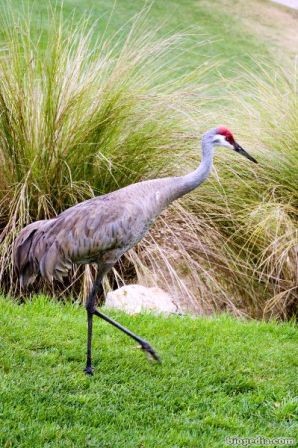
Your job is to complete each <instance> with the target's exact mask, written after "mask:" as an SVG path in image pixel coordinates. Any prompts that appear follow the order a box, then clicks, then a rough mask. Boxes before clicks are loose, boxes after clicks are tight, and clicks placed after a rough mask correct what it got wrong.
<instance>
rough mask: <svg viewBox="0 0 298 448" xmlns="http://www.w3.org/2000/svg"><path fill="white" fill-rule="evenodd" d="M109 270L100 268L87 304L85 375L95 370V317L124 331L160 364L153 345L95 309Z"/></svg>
mask: <svg viewBox="0 0 298 448" xmlns="http://www.w3.org/2000/svg"><path fill="white" fill-rule="evenodd" d="M109 268H110V267H109ZM109 268H108V267H107V266H105V267H104V268H103V267H101V268H100V267H99V268H98V274H97V277H96V280H95V282H94V285H93V288H92V291H91V293H90V294H89V297H88V299H87V302H86V311H87V323H88V335H87V361H86V368H85V370H84V371H85V373H87V374H88V375H92V374H93V368H92V327H93V315H95V316H98V317H100V318H101V319H103V320H105V321H106V322H108V323H110V324H111V325H113V326H114V327H116V328H118V329H119V330H121V331H123V333H125V334H127V335H128V336H130V337H131V338H132V339H134V340H135V341H137V342H138V343H139V344H140V346H141V347H140V348H141V349H142V350H144V351H145V352H146V353H148V355H149V356H151V358H153V359H154V360H156V361H157V362H160V358H159V356H158V355H157V353H156V352H155V351H154V350H153V348H152V347H151V345H150V344H149V343H148V342H147V341H145V340H144V339H142V338H140V337H139V336H138V335H136V334H135V333H133V332H132V331H130V330H129V329H128V328H126V327H123V326H122V325H121V324H119V323H118V322H116V321H115V320H113V319H111V318H110V317H108V316H106V315H105V314H103V313H102V312H100V311H98V310H97V309H96V307H95V305H96V298H97V296H99V295H100V294H101V293H102V292H103V287H102V279H103V276H104V274H105V273H106V272H108V270H109Z"/></svg>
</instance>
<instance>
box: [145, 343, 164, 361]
mask: <svg viewBox="0 0 298 448" xmlns="http://www.w3.org/2000/svg"><path fill="white" fill-rule="evenodd" d="M140 348H141V349H142V350H144V351H145V352H146V353H147V355H148V358H149V359H152V360H154V361H156V362H158V363H159V364H161V359H160V357H159V356H158V354H157V353H156V351H155V350H154V349H153V348H152V347H151V345H150V344H149V343H148V342H146V341H144V342H142V344H141V347H140Z"/></svg>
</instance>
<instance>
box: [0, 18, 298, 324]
mask: <svg viewBox="0 0 298 448" xmlns="http://www.w3.org/2000/svg"><path fill="white" fill-rule="evenodd" d="M2 20H4V19H2ZM49 23H50V25H49V26H48V27H47V28H46V30H45V31H43V33H42V35H40V39H36V31H35V30H34V26H32V24H31V22H30V19H29V18H28V17H26V18H25V19H20V18H18V17H17V16H16V13H13V14H12V15H11V16H10V17H9V18H7V19H6V22H5V23H3V25H2V36H3V42H4V44H3V51H2V55H1V58H0V110H1V115H0V166H1V177H0V210H1V211H0V226H1V236H0V240H1V245H0V261H1V264H0V283H1V288H2V289H3V290H4V291H9V292H10V293H12V292H14V293H17V287H16V283H15V278H14V276H13V267H12V262H11V253H12V242H13V239H14V237H15V235H16V234H17V233H18V231H19V230H20V229H21V228H22V227H23V226H24V225H25V224H27V223H29V222H31V221H34V220H37V219H42V218H48V217H52V216H55V215H56V214H57V213H59V212H60V211H62V210H64V209H66V208H67V207H69V206H71V205H72V204H74V203H76V202H79V201H82V200H83V199H86V198H88V197H91V196H93V195H94V194H95V195H98V194H102V193H106V192H108V191H112V190H115V189H117V188H120V187H122V186H125V185H127V184H129V183H132V182H136V181H139V180H142V179H145V178H146V179H147V178H154V177H158V176H162V175H166V174H174V175H177V174H184V173H185V172H187V171H189V170H191V169H193V168H194V167H195V166H197V164H198V161H199V158H200V143H199V135H200V134H201V133H202V132H203V131H205V130H206V129H207V128H208V127H211V126H214V125H215V124H218V123H221V122H222V121H223V119H222V117H229V120H228V123H226V124H228V125H229V127H231V128H232V129H233V131H235V134H236V135H237V137H238V136H239V140H240V141H241V142H242V141H243V142H245V143H246V144H247V148H248V149H250V150H253V151H254V154H255V155H258V159H259V162H260V163H259V165H258V166H257V167H256V166H255V165H253V166H252V165H251V164H247V163H246V160H245V159H243V160H241V159H240V158H237V159H236V158H234V157H233V154H232V153H231V154H230V155H229V156H227V155H226V154H225V156H224V158H223V156H222V154H221V152H220V151H218V154H217V155H216V158H215V168H214V176H213V177H212V178H211V179H210V180H208V182H207V183H205V184H204V185H203V186H201V187H200V188H199V189H198V191H197V192H194V193H192V194H191V195H189V196H188V197H187V198H184V199H183V201H180V202H178V203H177V204H175V205H174V206H172V207H171V208H170V210H168V211H166V212H165V213H164V215H163V216H162V218H161V220H159V222H158V223H156V225H155V226H154V228H153V229H152V231H151V233H150V235H149V236H148V238H146V239H145V240H144V241H142V242H141V243H140V244H139V246H138V247H137V248H136V249H133V250H132V251H130V253H129V254H128V256H127V257H126V258H125V259H123V260H122V261H121V263H120V264H119V266H118V267H117V271H114V277H113V278H112V277H110V278H109V281H110V284H115V283H118V284H121V283H122V282H123V281H126V282H131V281H136V280H137V281H140V282H142V283H143V284H147V285H152V284H158V285H159V286H161V287H163V288H165V289H167V290H168V291H170V292H171V293H172V294H174V295H175V296H176V297H177V298H179V299H180V300H182V301H184V302H185V303H186V302H187V304H188V306H191V307H192V308H193V309H195V310H196V311H197V312H199V313H211V312H213V311H214V310H216V311H219V310H223V309H226V310H228V311H230V312H232V313H233V314H235V315H250V316H254V317H261V316H275V317H281V318H286V317H288V316H290V315H292V314H293V313H295V310H296V305H295V304H296V303H297V300H296V299H297V291H296V289H295V285H297V225H296V224H297V202H298V201H297V189H296V187H297V172H298V170H297V156H296V152H297V145H298V141H297V96H296V95H297V93H296V87H295V85H296V74H294V76H293V79H289V76H288V75H285V74H283V73H281V72H280V71H278V70H276V75H273V72H274V70H275V69H274V68H273V67H272V66H270V67H269V68H268V67H265V66H261V65H260V70H258V74H253V73H252V72H251V71H249V72H247V73H246V74H244V75H243V83H242V85H243V86H244V87H245V88H243V89H241V90H240V89H239V79H238V80H237V83H232V84H231V83H226V82H225V81H224V80H223V83H222V84H221V85H217V86H216V89H214V88H210V85H209V84H208V82H207V79H208V77H209V76H210V77H211V78H212V79H214V71H215V70H214V68H215V65H212V64H208V65H201V66H200V67H198V69H197V70H194V71H192V72H189V73H185V72H183V70H182V71H181V70H176V68H177V61H179V54H178V53H179V52H178V50H177V48H181V54H183V51H185V35H183V34H176V35H168V36H166V37H164V38H160V37H157V36H158V34H159V31H160V30H158V29H157V30H153V31H152V30H150V31H148V27H147V26H146V14H145V15H144V14H143V13H142V14H138V15H136V16H135V17H134V19H133V20H131V21H130V23H129V24H126V25H123V28H122V29H121V31H120V32H121V39H120V37H119V32H118V33H117V32H116V33H115V34H114V35H113V36H112V37H111V35H106V34H104V33H103V34H100V36H99V37H98V39H97V41H96V42H95V43H94V34H95V33H96V25H93V27H90V22H89V21H88V20H87V21H86V20H82V21H81V22H80V23H78V24H75V25H74V24H73V23H71V22H67V21H65V20H64V19H63V18H62V16H60V17H59V18H58V19H57V17H56V16H55V14H53V15H51V13H50V14H49ZM123 34H126V39H123ZM33 36H34V38H33ZM188 39H189V36H188ZM202 44H204V42H203V41H201V40H200V42H199V43H198V45H202ZM241 71H242V72H243V70H242V69H241ZM181 72H182V73H184V74H183V75H181ZM178 73H180V74H178ZM268 73H271V75H268ZM227 85H228V86H229V87H230V90H229V91H227ZM240 85H241V83H240ZM231 86H232V87H231ZM214 91H216V92H219V91H221V92H222V96H220V97H217V98H214V97H212V94H214ZM225 95H226V96H225ZM225 104H228V106H229V107H228V108H226V107H225ZM231 105H233V107H231ZM206 106H208V107H206ZM217 108H218V110H219V111H217V110H216V109H217ZM73 274H74V276H73V275H71V276H70V277H69V279H68V281H66V282H65V284H63V285H58V284H57V285H55V289H54V290H52V289H51V288H49V287H45V286H44V285H41V284H39V285H37V288H40V287H42V288H43V290H44V291H47V292H50V293H51V294H55V295H57V296H58V297H61V296H63V297H65V296H66V295H71V296H72V297H73V298H74V299H77V297H78V295H79V296H80V297H84V296H86V290H87V289H88V288H89V287H90V284H91V278H92V274H93V270H92V268H91V269H89V267H86V268H85V269H82V268H79V269H78V270H75V271H74V272H73ZM73 278H74V279H75V280H74V281H73ZM107 287H109V286H108V285H107ZM31 292H34V290H32V291H31Z"/></svg>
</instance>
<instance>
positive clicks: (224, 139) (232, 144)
mask: <svg viewBox="0 0 298 448" xmlns="http://www.w3.org/2000/svg"><path fill="white" fill-rule="evenodd" d="M212 143H213V145H214V146H224V147H225V148H230V149H233V150H234V151H236V152H238V153H239V154H242V155H243V156H244V157H246V158H247V159H249V160H251V161H252V162H254V163H258V162H257V161H256V159H254V158H253V157H252V156H251V155H249V154H248V152H246V151H245V149H243V148H242V147H241V146H240V145H239V144H238V143H237V142H236V141H235V139H234V136H233V134H232V132H231V131H230V130H229V129H227V128H226V127H224V126H219V127H218V128H216V129H215V130H214V135H213V140H212Z"/></svg>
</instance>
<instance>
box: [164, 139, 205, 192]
mask: <svg viewBox="0 0 298 448" xmlns="http://www.w3.org/2000/svg"><path fill="white" fill-rule="evenodd" d="M212 163H213V144H212V138H211V136H209V135H208V134H206V135H204V136H203V139H202V160H201V163H200V165H199V166H198V168H197V169H196V170H195V171H192V172H191V173H189V174H186V175H185V176H181V177H178V178H177V182H176V188H174V191H173V196H174V197H173V199H172V200H175V199H178V198H179V197H181V196H184V195H185V194H186V193H189V192H190V191H192V190H194V189H195V188H196V187H198V186H199V185H200V184H201V183H202V182H204V180H206V179H207V177H208V176H209V173H210V171H211V169H212Z"/></svg>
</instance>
